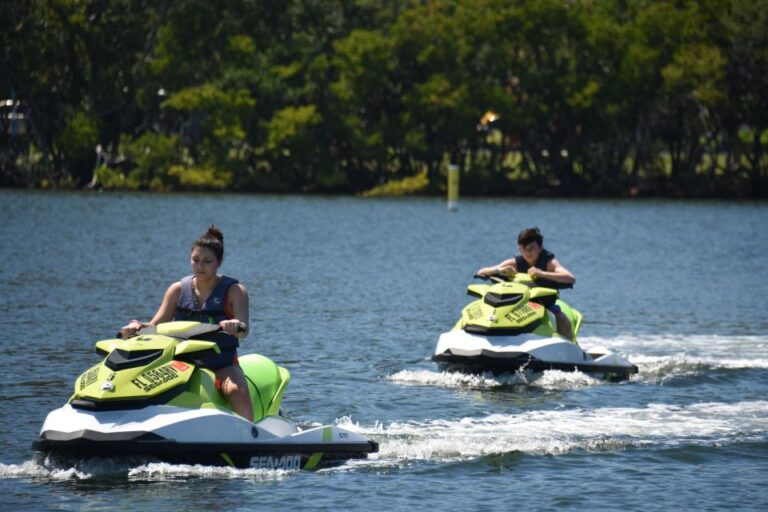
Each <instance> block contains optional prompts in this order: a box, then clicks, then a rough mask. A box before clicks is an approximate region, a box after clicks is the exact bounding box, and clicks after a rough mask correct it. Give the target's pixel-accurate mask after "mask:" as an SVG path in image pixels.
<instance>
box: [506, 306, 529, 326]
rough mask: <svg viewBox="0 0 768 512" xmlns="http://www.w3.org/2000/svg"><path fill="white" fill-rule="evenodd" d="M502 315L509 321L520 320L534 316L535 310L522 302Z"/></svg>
mask: <svg viewBox="0 0 768 512" xmlns="http://www.w3.org/2000/svg"><path fill="white" fill-rule="evenodd" d="M504 316H505V317H506V318H507V320H509V321H510V322H522V321H524V320H527V319H529V318H530V317H532V316H536V310H535V309H533V308H532V307H530V306H529V305H527V304H522V305H520V306H518V307H516V308H515V309H513V310H512V311H510V312H509V313H507V314H506V315H504Z"/></svg>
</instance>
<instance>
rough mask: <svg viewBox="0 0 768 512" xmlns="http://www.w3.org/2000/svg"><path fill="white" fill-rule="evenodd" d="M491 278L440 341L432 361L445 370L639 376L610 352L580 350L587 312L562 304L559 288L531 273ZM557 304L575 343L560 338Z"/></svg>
mask: <svg viewBox="0 0 768 512" xmlns="http://www.w3.org/2000/svg"><path fill="white" fill-rule="evenodd" d="M476 277H482V276H476ZM486 279H490V280H492V281H494V284H491V285H489V284H472V285H469V287H468V289H467V293H469V294H470V295H473V296H476V297H478V299H477V300H475V301H473V302H471V303H470V304H468V305H467V306H466V307H464V309H463V310H462V311H461V318H460V319H459V321H458V322H457V323H456V325H455V326H454V328H453V330H451V331H449V332H446V333H444V334H442V335H441V336H440V339H439V340H438V342H437V347H436V348H435V353H434V355H433V356H432V360H433V361H436V362H437V364H438V366H439V367H440V368H441V369H442V370H447V371H462V372H467V373H484V372H492V373H497V374H499V373H505V372H516V371H519V370H531V371H534V372H539V371H544V370H563V371H581V372H585V373H590V374H600V375H602V376H603V377H604V378H606V379H607V380H625V379H627V378H629V376H630V375H631V374H633V373H637V367H636V366H635V365H633V364H632V363H630V362H629V361H627V360H626V359H624V358H623V357H621V356H619V355H618V354H615V353H613V352H611V351H609V350H607V349H605V348H595V349H591V350H589V351H588V352H585V351H584V350H582V348H581V347H579V345H578V343H576V335H577V334H578V332H579V329H580V327H581V322H582V316H581V313H579V312H578V311H576V310H575V309H573V308H571V307H570V306H568V304H566V303H565V302H564V301H562V300H560V299H559V296H558V291H557V290H556V289H554V288H544V287H540V286H537V283H536V281H535V280H534V279H533V278H532V277H531V276H530V275H528V274H521V273H517V274H515V276H514V277H513V278H512V280H511V281H507V280H506V278H504V277H496V276H494V277H490V278H486ZM552 306H557V310H559V311H560V312H561V313H562V315H564V316H565V318H567V321H568V323H569V327H570V331H571V332H572V333H573V338H572V340H571V339H567V338H565V337H563V336H562V335H560V334H558V328H557V325H558V322H557V319H556V317H555V314H554V313H553V312H552V309H553V308H552Z"/></svg>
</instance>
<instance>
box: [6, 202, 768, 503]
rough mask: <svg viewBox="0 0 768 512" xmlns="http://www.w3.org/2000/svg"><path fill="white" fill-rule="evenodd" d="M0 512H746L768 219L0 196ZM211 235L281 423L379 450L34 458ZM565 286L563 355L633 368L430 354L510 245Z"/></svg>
mask: <svg viewBox="0 0 768 512" xmlns="http://www.w3.org/2000/svg"><path fill="white" fill-rule="evenodd" d="M0 217H1V218H2V219H3V221H2V224H0V262H2V264H1V265H0V311H1V314H0V327H1V328H0V362H2V368H3V377H2V379H0V386H2V389H1V390H0V391H1V392H2V395H0V396H2V397H3V398H2V400H1V401H0V495H1V496H2V498H1V499H0V503H2V504H3V507H2V508H3V509H4V510H89V511H98V510H146V509H151V510H181V509H192V510H201V509H217V510H253V509H256V508H260V509H266V510H277V509H291V510H301V509H307V510H308V509H312V510H338V509H346V508H356V509H366V510H379V509H380V510H410V509H420V510H424V509H428V508H435V507H441V508H447V509H452V510H457V509H461V508H465V509H467V510H504V509H512V508H517V507H522V508H526V509H534V510H555V509H558V510H560V509H568V508H573V509H598V508H599V509H602V510H606V509H607V510H617V509H623V510H644V511H646V510H670V509H685V510H691V509H696V510H723V509H731V508H734V509H740V510H766V509H768V486H767V485H766V484H768V315H766V310H767V308H766V305H765V304H766V297H767V296H768V270H767V269H766V262H767V261H768V259H767V258H766V255H765V253H766V250H768V229H767V228H766V223H767V222H768V204H766V203H752V202H675V201H635V202H632V201H609V200H594V201H583V200H579V201H569V200H521V199H487V200H481V199H475V200H469V199H467V200H463V201H462V202H461V203H460V205H459V210H458V211H457V212H448V211H447V210H446V208H445V202H444V201H443V200H440V199H402V200H394V199H392V200H389V199H359V198H344V197H278V196H246V195H152V194H146V195H145V194H106V193H87V194H79V193H41V192H26V191H7V190H6V191H0ZM210 223H215V224H217V225H219V226H221V227H222V229H223V231H224V235H225V242H226V255H225V261H224V265H223V267H222V271H223V272H224V273H227V274H230V275H233V276H235V277H237V278H238V279H240V280H241V281H242V282H243V283H244V284H245V285H246V286H247V288H248V291H249V294H250V298H251V311H250V312H251V318H252V330H251V335H250V336H249V338H248V339H246V340H245V341H244V342H243V344H242V348H241V353H247V352H250V351H256V352H260V353H263V354H265V355H267V356H269V357H271V358H273V359H274V360H276V361H277V362H278V363H280V364H281V365H283V366H286V367H287V368H288V369H289V370H290V371H291V374H292V381H291V384H290V386H289V388H288V391H287V393H286V396H285V399H284V406H285V408H286V409H287V410H288V411H289V412H290V413H291V414H292V416H293V417H294V418H295V419H297V420H299V421H300V422H301V423H311V422H317V423H324V424H325V423H337V424H339V425H342V426H344V427H346V428H349V429H352V430H355V431H358V432H361V433H363V434H365V435H367V436H370V437H371V438H373V439H375V440H376V441H378V442H379V443H380V452H379V453H378V454H376V455H375V456H373V457H371V458H370V459H368V460H364V461H355V462H352V463H349V464H346V465H344V466H342V467H339V468H334V469H328V470H322V471H317V472H284V471H273V470H256V469H253V470H233V469H227V468H205V467H192V466H174V465H168V464H160V463H152V462H150V461H127V462H123V461H99V462H97V463H94V462H87V461H84V462H82V463H80V464H77V465H76V466H74V467H56V466H53V465H45V464H42V465H41V464H36V463H35V462H33V457H32V453H31V451H30V443H31V441H32V439H33V438H34V437H35V436H36V435H37V433H38V431H39V429H40V426H41V424H42V421H43V419H44V418H45V415H46V414H47V412H48V411H49V410H51V409H54V408H56V407H58V406H60V405H61V404H62V403H64V402H65V401H66V399H67V398H68V396H69V394H70V392H71V388H72V384H73V382H74V379H75V378H76V376H77V375H78V374H79V373H80V372H81V371H83V370H84V369H85V368H87V367H89V366H90V365H92V364H94V363H95V362H96V361H97V356H96V354H95V353H94V351H93V343H94V342H95V341H96V340H99V339H104V338H110V337H112V336H113V335H114V333H115V332H116V330H117V329H118V328H119V327H120V326H122V325H123V324H125V323H126V322H127V321H128V320H129V319H131V318H133V317H138V318H142V319H145V320H146V319H149V318H150V317H151V316H152V314H153V313H154V311H155V308H156V307H157V305H158V304H159V302H160V299H161V297H162V294H163V292H164V290H165V288H166V287H167V286H168V285H169V284H170V282H172V281H174V280H176V279H178V278H179V277H181V276H183V275H186V274H187V273H189V263H188V251H189V247H190V244H191V242H192V241H193V240H194V239H195V238H196V237H197V236H198V235H200V234H201V233H202V232H203V231H204V230H205V228H206V227H207V225H208V224H210ZM533 225H537V226H539V227H540V228H541V229H542V231H543V233H544V236H545V246H546V247H548V248H549V249H550V250H551V251H552V252H554V253H555V254H556V255H557V256H558V258H559V259H560V261H561V262H562V263H563V264H564V265H565V266H566V267H568V268H569V269H570V270H572V271H573V272H574V274H575V275H576V277H577V284H576V287H575V288H574V289H573V290H568V291H565V292H563V298H564V299H565V300H567V301H568V302H569V303H570V304H572V305H574V306H575V307H577V308H578V309H579V310H580V311H581V312H582V313H583V314H584V318H585V323H584V325H583V328H582V331H581V336H580V343H581V344H582V345H587V346H589V345H594V344H601V345H604V346H607V347H609V348H611V349H614V350H617V351H619V352H622V353H624V354H625V355H626V356H628V358H629V359H630V360H631V361H632V362H634V363H635V364H636V365H637V366H638V367H639V369H640V372H639V374H638V375H636V376H634V377H633V378H632V379H631V380H630V381H628V382H624V383H621V384H606V383H603V382H599V381H596V380H594V379H592V378H590V377H588V376H586V375H583V374H578V373H576V374H574V373H561V372H545V373H544V374H542V375H540V376H530V375H528V376H508V377H502V378H492V377H490V376H486V377H467V376H461V375H456V374H445V373H441V372H438V371H437V368H436V366H435V365H434V364H433V363H432V362H431V361H430V356H431V354H432V350H433V349H434V346H435V343H436V341H437V337H438V336H439V334H440V333H441V332H443V331H445V330H448V329H450V327H451V326H452V325H453V323H454V322H455V320H456V319H457V317H458V315H459V312H460V309H461V307H462V306H463V305H464V304H465V303H466V302H467V301H468V300H469V297H467V296H466V294H465V289H466V285H467V284H469V283H471V282H473V280H472V274H473V272H474V271H475V270H476V269H477V268H478V267H480V266H485V265H490V264H495V263H497V262H499V261H500V260H502V259H505V258H506V257H509V256H511V255H512V254H513V253H514V252H515V248H516V237H517V233H518V231H519V230H520V229H521V228H522V227H527V226H533Z"/></svg>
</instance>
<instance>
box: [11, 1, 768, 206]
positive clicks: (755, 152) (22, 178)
mask: <svg viewBox="0 0 768 512" xmlns="http://www.w3.org/2000/svg"><path fill="white" fill-rule="evenodd" d="M0 37H1V38H2V41H0V43H1V44H0V122H1V125H0V186H24V187H61V188H66V187H72V188H75V187H85V186H91V187H94V186H95V187H103V188H106V189H138V190H237V191H240V190H242V191H270V192H317V193H365V192H371V191H373V192H374V193H375V191H377V190H379V191H382V190H384V191H389V192H390V193H407V192H418V193H438V192H441V191H442V190H444V188H445V175H446V169H447V167H448V166H449V165H456V166H458V167H459V169H460V172H461V182H462V190H463V192H464V193H469V194H517V195H567V196H595V195H600V196H635V195H639V196H683V197H767V196H768V179H767V178H768V176H767V173H766V170H767V169H768V155H766V151H765V147H766V145H768V0H697V1H693V0H658V1H654V0H632V1H629V0H454V1H449V0H401V1H380V0H379V1H376V0H221V1H216V2H212V1H210V0H90V1H85V0H5V1H4V2H2V6H0Z"/></svg>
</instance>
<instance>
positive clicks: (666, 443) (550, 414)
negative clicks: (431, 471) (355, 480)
mask: <svg viewBox="0 0 768 512" xmlns="http://www.w3.org/2000/svg"><path fill="white" fill-rule="evenodd" d="M342 423H344V424H343V425H342V426H343V427H344V428H348V429H350V430H357V431H359V432H360V433H363V434H365V435H369V436H372V437H374V438H375V439H377V440H378V441H379V443H380V451H379V453H378V454H377V455H375V456H374V457H373V458H374V459H378V460H379V461H380V462H387V461H389V462H391V463H393V464H397V463H399V462H401V461H404V460H437V461H441V462H446V461H456V460H466V459H471V458H476V457H481V456H486V455H493V454H500V453H511V452H524V453H528V454H536V455H559V454H563V453H568V452H572V451H575V450H586V451H611V450H620V449H626V448H630V447H645V446H663V447H670V446H679V445H700V446H713V445H722V444H731V443H742V442H757V443H766V442H768V401H751V402H739V403H735V404H727V403H702V404H694V405H687V406H675V405H667V404H651V405H648V406H647V407H643V408H622V407H611V408H601V409H592V410H586V409H581V408H577V409H570V410H556V411H531V412H526V413H522V414H513V415H506V414H492V415H489V416H486V417H482V418H463V419H460V420H429V421H424V422H392V423H390V424H389V425H386V426H385V425H382V424H376V425H374V426H373V427H371V428H364V427H361V426H360V425H357V424H354V423H352V422H351V421H348V420H347V421H342Z"/></svg>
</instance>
